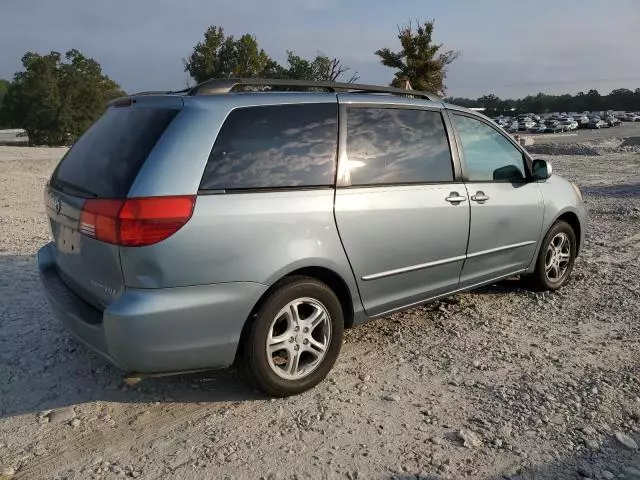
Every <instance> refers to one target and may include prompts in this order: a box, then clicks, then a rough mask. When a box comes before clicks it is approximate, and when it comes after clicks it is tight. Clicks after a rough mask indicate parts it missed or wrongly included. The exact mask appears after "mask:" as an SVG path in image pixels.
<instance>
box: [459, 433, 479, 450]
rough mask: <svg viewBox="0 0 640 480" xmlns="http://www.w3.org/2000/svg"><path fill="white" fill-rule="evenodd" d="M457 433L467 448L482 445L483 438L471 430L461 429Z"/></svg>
mask: <svg viewBox="0 0 640 480" xmlns="http://www.w3.org/2000/svg"><path fill="white" fill-rule="evenodd" d="M457 435H458V438H459V439H460V440H462V444H463V445H464V446H465V447H467V448H476V447H481V446H482V440H480V437H478V435H477V434H476V433H474V432H472V431H471V430H464V429H463V430H459V431H458V433H457Z"/></svg>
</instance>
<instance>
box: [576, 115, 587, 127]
mask: <svg viewBox="0 0 640 480" xmlns="http://www.w3.org/2000/svg"><path fill="white" fill-rule="evenodd" d="M575 121H576V122H577V123H578V128H588V127H589V117H587V116H586V115H582V116H579V117H577V118H575Z"/></svg>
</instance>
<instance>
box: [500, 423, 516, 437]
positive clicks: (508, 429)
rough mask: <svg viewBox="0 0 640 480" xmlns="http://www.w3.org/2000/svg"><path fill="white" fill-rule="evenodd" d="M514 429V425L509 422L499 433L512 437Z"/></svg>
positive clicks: (502, 435)
mask: <svg viewBox="0 0 640 480" xmlns="http://www.w3.org/2000/svg"><path fill="white" fill-rule="evenodd" d="M512 431H513V427H512V426H511V425H510V424H508V423H507V424H505V425H503V426H502V427H500V428H499V429H498V434H499V435H500V436H501V437H503V438H504V437H510V436H511V432H512Z"/></svg>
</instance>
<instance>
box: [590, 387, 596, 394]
mask: <svg viewBox="0 0 640 480" xmlns="http://www.w3.org/2000/svg"><path fill="white" fill-rule="evenodd" d="M591 393H593V394H594V395H597V394H598V387H593V388H592V389H591Z"/></svg>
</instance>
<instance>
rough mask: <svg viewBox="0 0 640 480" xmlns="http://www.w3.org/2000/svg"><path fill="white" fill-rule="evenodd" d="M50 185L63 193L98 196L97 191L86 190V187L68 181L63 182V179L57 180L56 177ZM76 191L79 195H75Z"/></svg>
mask: <svg viewBox="0 0 640 480" xmlns="http://www.w3.org/2000/svg"><path fill="white" fill-rule="evenodd" d="M51 186H52V187H55V188H57V189H58V190H60V191H62V192H64V193H70V194H74V193H75V194H76V196H81V197H92V198H98V194H97V193H94V192H92V191H91V190H87V189H86V188H83V187H78V186H76V185H72V184H70V183H68V182H65V181H64V180H58V179H56V180H52V181H51ZM78 193H79V194H80V195H77V194H78Z"/></svg>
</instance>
